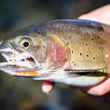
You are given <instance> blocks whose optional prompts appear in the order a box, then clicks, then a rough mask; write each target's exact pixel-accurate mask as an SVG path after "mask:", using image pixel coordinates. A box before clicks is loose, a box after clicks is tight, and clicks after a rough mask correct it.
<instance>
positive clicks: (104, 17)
mask: <svg viewBox="0 0 110 110" xmlns="http://www.w3.org/2000/svg"><path fill="white" fill-rule="evenodd" d="M79 19H87V20H94V21H98V22H101V23H104V24H109V25H110V5H105V6H103V7H101V8H99V9H96V10H94V11H91V12H89V13H87V14H84V15H82V16H80V17H79Z"/></svg>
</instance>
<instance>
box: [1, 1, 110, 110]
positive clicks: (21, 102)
mask: <svg viewBox="0 0 110 110" xmlns="http://www.w3.org/2000/svg"><path fill="white" fill-rule="evenodd" d="M109 3H110V0H0V38H4V39H7V36H10V35H9V34H8V35H7V33H8V32H12V31H14V30H17V29H21V28H22V27H25V26H28V25H30V24H35V23H39V22H44V21H48V20H52V19H63V18H77V17H79V16H80V15H81V14H84V13H87V12H89V11H91V10H93V9H96V8H99V7H101V6H104V5H105V4H109ZM10 37H11V36H10ZM40 86H41V82H40V81H33V80H32V79H26V78H15V77H12V76H9V75H7V74H5V73H3V72H0V110H97V109H99V110H110V95H109V94H107V95H106V96H102V97H95V96H90V95H88V94H85V93H84V92H82V91H80V90H79V89H73V87H69V86H66V85H62V84H57V86H56V88H55V89H54V91H53V92H52V93H50V94H49V95H47V94H44V93H43V92H42V91H41V89H40Z"/></svg>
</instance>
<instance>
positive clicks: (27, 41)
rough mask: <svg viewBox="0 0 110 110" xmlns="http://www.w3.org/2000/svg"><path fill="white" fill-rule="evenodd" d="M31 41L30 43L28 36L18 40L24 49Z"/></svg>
mask: <svg viewBox="0 0 110 110" xmlns="http://www.w3.org/2000/svg"><path fill="white" fill-rule="evenodd" d="M31 43H32V42H31V39H28V38H25V39H22V40H21V42H20V44H21V46H22V47H24V48H26V49H27V48H29V47H30V45H31Z"/></svg>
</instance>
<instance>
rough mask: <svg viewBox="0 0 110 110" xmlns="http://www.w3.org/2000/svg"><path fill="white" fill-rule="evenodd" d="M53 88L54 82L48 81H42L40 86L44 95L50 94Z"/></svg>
mask: <svg viewBox="0 0 110 110" xmlns="http://www.w3.org/2000/svg"><path fill="white" fill-rule="evenodd" d="M53 88H54V82H52V81H49V80H46V81H43V84H42V87H41V89H42V91H43V92H44V93H46V94H48V93H50V92H51V91H52V90H53Z"/></svg>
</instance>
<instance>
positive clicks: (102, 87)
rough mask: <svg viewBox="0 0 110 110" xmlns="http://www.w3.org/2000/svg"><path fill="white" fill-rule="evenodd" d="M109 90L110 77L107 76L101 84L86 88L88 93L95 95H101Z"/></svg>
mask: <svg viewBox="0 0 110 110" xmlns="http://www.w3.org/2000/svg"><path fill="white" fill-rule="evenodd" d="M108 92H110V77H109V78H107V79H106V80H105V81H104V82H102V83H101V84H99V85H97V86H95V87H92V88H90V89H89V90H88V93H89V94H91V95H97V96H102V95H105V94H106V93H108Z"/></svg>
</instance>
